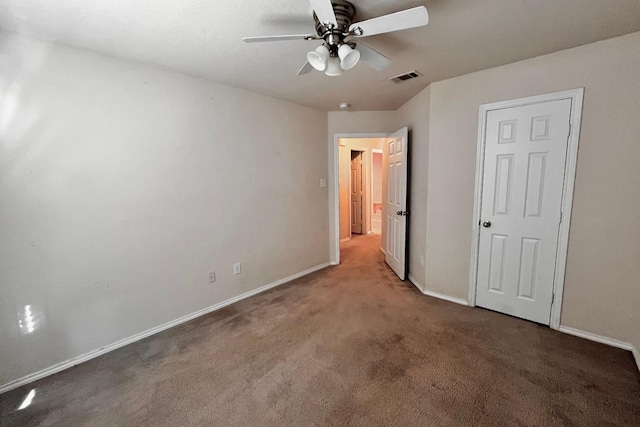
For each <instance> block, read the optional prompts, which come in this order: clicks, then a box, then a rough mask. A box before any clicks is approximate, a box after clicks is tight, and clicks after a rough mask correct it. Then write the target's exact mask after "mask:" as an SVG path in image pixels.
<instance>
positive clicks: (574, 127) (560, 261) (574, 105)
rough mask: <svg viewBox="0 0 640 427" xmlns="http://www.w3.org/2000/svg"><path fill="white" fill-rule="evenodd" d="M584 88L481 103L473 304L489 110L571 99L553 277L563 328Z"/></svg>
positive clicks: (554, 324) (555, 318)
mask: <svg viewBox="0 0 640 427" xmlns="http://www.w3.org/2000/svg"><path fill="white" fill-rule="evenodd" d="M583 97H584V88H577V89H571V90H566V91H561V92H554V93H549V94H544V95H538V96H530V97H526V98H518V99H512V100H508V101H500V102H493V103H489V104H483V105H480V113H479V118H478V123H479V124H478V140H477V155H476V180H475V191H474V208H473V224H472V227H473V234H472V243H471V268H470V278H469V305H470V306H471V307H475V305H476V288H477V272H478V255H479V253H478V248H479V243H480V214H481V212H480V210H481V203H482V185H483V183H482V178H483V176H484V140H485V136H486V123H487V114H488V112H489V111H492V110H499V109H504V108H512V107H520V106H523V105H530V104H537V103H542V102H548V101H558V100H561V99H571V118H570V126H571V128H570V129H571V131H570V134H569V141H568V144H567V159H566V164H565V175H564V182H563V191H562V203H561V212H562V222H561V223H560V230H559V232H558V249H557V253H556V260H555V276H554V280H553V293H554V299H553V301H552V303H551V318H550V321H549V326H550V327H551V328H552V329H559V327H560V314H561V310H562V294H563V288H564V274H565V269H566V263H567V246H568V241H569V228H570V225H571V207H572V204H573V188H574V184H575V174H576V165H577V160H578V143H579V140H580V123H581V116H582V99H583Z"/></svg>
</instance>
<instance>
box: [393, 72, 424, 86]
mask: <svg viewBox="0 0 640 427" xmlns="http://www.w3.org/2000/svg"><path fill="white" fill-rule="evenodd" d="M418 77H422V74H420V73H419V72H417V71H416V70H413V71H409V72H408V73H404V74H399V75H397V76H394V77H389V80H391V81H392V82H395V83H402V82H406V81H407V80H411V79H416V78H418Z"/></svg>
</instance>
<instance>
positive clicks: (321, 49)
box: [307, 44, 329, 71]
mask: <svg viewBox="0 0 640 427" xmlns="http://www.w3.org/2000/svg"><path fill="white" fill-rule="evenodd" d="M328 60H329V49H327V47H326V46H325V45H323V44H321V45H320V46H318V47H317V48H315V49H314V50H312V51H311V52H307V61H309V64H311V66H312V67H313V68H315V69H316V70H318V71H324V70H326V69H327V61H328Z"/></svg>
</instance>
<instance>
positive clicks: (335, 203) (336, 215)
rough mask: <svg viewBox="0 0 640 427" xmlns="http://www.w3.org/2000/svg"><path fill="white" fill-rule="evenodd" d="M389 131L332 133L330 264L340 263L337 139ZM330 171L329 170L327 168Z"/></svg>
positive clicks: (382, 134)
mask: <svg viewBox="0 0 640 427" xmlns="http://www.w3.org/2000/svg"><path fill="white" fill-rule="evenodd" d="M392 133H393V132H389V133H334V134H333V206H334V209H333V230H329V233H331V235H332V236H333V248H334V254H335V255H334V257H333V259H332V260H331V265H338V264H340V183H339V182H338V180H339V178H340V175H339V173H340V159H339V151H338V148H339V147H338V140H339V139H340V138H388V137H389V135H391V134H392ZM329 173H331V170H329Z"/></svg>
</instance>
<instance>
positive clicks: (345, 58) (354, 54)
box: [338, 44, 360, 70]
mask: <svg viewBox="0 0 640 427" xmlns="http://www.w3.org/2000/svg"><path fill="white" fill-rule="evenodd" d="M338 56H339V57H340V67H341V68H342V69H343V70H350V69H352V68H353V67H355V66H356V64H357V63H358V61H359V60H360V52H358V51H357V50H356V49H353V48H351V46H349V45H348V44H343V45H342V46H340V48H339V49H338Z"/></svg>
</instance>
